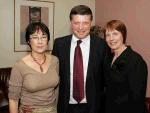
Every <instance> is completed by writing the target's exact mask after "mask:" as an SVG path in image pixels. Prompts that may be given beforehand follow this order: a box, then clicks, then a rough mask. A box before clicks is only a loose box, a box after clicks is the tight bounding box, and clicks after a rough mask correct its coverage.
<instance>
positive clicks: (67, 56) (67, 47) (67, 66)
mask: <svg viewBox="0 0 150 113" xmlns="http://www.w3.org/2000/svg"><path fill="white" fill-rule="evenodd" d="M71 39H72V35H70V36H68V37H66V44H65V53H64V54H65V61H66V64H65V70H66V75H65V76H66V80H67V82H66V83H67V85H66V86H67V87H68V88H67V89H69V91H70V87H69V86H70V48H71Z"/></svg>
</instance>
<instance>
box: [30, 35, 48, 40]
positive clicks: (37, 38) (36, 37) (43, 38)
mask: <svg viewBox="0 0 150 113" xmlns="http://www.w3.org/2000/svg"><path fill="white" fill-rule="evenodd" d="M30 39H32V40H36V41H39V40H42V41H46V40H47V39H48V38H47V35H42V36H41V37H39V36H37V35H33V36H32V35H31V37H30Z"/></svg>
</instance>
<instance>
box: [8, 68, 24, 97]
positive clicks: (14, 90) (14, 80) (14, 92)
mask: <svg viewBox="0 0 150 113" xmlns="http://www.w3.org/2000/svg"><path fill="white" fill-rule="evenodd" d="M22 82H23V79H22V74H21V72H20V70H19V68H18V66H16V65H15V66H14V67H13V68H12V71H11V75H10V80H9V89H8V90H9V93H8V97H9V99H13V100H18V99H19V98H20V93H21V88H22Z"/></svg>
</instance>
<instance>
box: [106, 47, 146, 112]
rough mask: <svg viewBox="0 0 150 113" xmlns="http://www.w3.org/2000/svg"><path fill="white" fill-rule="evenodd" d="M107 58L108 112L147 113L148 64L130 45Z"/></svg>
mask: <svg viewBox="0 0 150 113" xmlns="http://www.w3.org/2000/svg"><path fill="white" fill-rule="evenodd" d="M112 58H113V55H110V56H108V57H107V58H106V62H105V63H106V64H105V66H107V67H106V69H107V70H106V71H105V72H107V74H106V85H107V87H106V113H145V94H146V85H147V83H146V82H147V74H148V72H147V65H146V63H145V61H144V60H143V58H142V57H141V56H140V55H139V54H138V53H136V52H135V51H133V50H132V49H131V48H130V47H128V48H127V49H126V50H124V51H123V52H122V53H121V55H120V56H119V57H118V58H117V59H116V60H115V62H114V63H113V65H112V66H111V62H112Z"/></svg>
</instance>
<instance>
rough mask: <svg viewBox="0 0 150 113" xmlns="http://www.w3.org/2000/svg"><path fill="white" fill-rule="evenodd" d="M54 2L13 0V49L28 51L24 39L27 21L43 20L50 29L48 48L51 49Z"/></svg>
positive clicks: (28, 48)
mask: <svg viewBox="0 0 150 113" xmlns="http://www.w3.org/2000/svg"><path fill="white" fill-rule="evenodd" d="M54 7H55V3H54V2H50V1H40V0H37V1H35V0H14V51H15V52H25V51H30V47H29V46H28V44H27V43H26V40H25V30H26V27H27V25H28V24H29V23H32V22H38V21H40V22H43V23H44V24H46V25H47V26H48V28H49V30H50V41H49V47H48V50H52V47H53V41H54Z"/></svg>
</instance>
